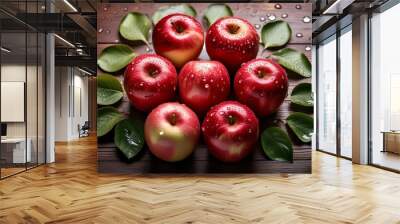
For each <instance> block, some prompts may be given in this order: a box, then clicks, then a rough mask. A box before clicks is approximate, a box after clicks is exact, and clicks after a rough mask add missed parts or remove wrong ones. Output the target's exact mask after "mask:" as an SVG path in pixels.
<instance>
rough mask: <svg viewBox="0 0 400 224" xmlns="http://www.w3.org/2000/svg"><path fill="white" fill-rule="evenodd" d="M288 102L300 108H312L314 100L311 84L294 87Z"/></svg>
mask: <svg viewBox="0 0 400 224" xmlns="http://www.w3.org/2000/svg"><path fill="white" fill-rule="evenodd" d="M290 100H291V101H292V103H294V104H297V105H300V106H304V107H313V106H314V99H313V95H312V92H311V84H310V83H300V84H298V85H297V86H296V87H294V89H293V91H292V95H291V96H290Z"/></svg>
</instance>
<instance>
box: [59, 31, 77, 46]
mask: <svg viewBox="0 0 400 224" xmlns="http://www.w3.org/2000/svg"><path fill="white" fill-rule="evenodd" d="M54 36H55V37H57V38H58V39H59V40H61V41H62V42H64V43H65V44H67V45H68V46H70V47H72V48H75V45H73V44H72V43H71V42H69V41H68V40H66V39H64V38H62V37H60V36H59V35H58V34H54Z"/></svg>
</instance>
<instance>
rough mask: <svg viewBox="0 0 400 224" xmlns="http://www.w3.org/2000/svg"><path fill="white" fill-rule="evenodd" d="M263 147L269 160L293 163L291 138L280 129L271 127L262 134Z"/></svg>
mask: <svg viewBox="0 0 400 224" xmlns="http://www.w3.org/2000/svg"><path fill="white" fill-rule="evenodd" d="M261 146H262V148H263V150H264V153H265V154H266V155H267V156H268V158H270V159H272V160H276V161H292V160H293V147H292V142H291V141H290V138H289V136H288V135H287V134H286V132H284V131H283V130H282V129H280V128H278V127H270V128H267V129H265V130H264V131H263V133H262V134H261Z"/></svg>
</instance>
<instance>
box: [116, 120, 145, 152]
mask: <svg viewBox="0 0 400 224" xmlns="http://www.w3.org/2000/svg"><path fill="white" fill-rule="evenodd" d="M114 133H115V135H114V142H115V145H116V146H117V147H118V148H119V150H121V152H122V153H123V154H124V155H125V157H126V158H127V159H131V158H133V157H134V156H135V155H137V154H138V153H139V152H140V150H142V148H143V146H144V133H143V127H142V126H140V125H138V122H137V121H135V120H133V119H125V120H122V121H121V122H119V123H118V124H117V125H116V126H115V132H114Z"/></svg>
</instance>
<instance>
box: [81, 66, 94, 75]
mask: <svg viewBox="0 0 400 224" xmlns="http://www.w3.org/2000/svg"><path fill="white" fill-rule="evenodd" d="M78 70H79V71H81V72H83V73H85V74H87V75H93V74H92V73H90V72H88V71H86V70H84V69H81V68H79V67H78Z"/></svg>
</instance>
